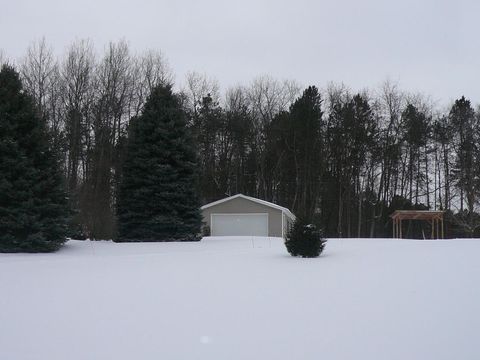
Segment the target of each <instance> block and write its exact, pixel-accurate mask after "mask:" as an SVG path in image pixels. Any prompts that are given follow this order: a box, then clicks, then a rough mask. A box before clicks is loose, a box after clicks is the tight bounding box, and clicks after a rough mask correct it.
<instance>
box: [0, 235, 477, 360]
mask: <svg viewBox="0 0 480 360" xmlns="http://www.w3.org/2000/svg"><path fill="white" fill-rule="evenodd" d="M479 284H480V240H449V241H447V240H444V241H413V240H359V239H352V240H330V241H329V242H328V243H327V247H326V250H325V252H324V254H322V256H321V257H320V258H318V259H299V258H292V257H290V256H289V255H288V254H287V253H286V250H285V248H284V246H283V243H282V241H281V239H275V238H274V239H265V238H256V239H252V238H206V239H204V240H202V241H201V242H199V243H153V244H148V243H147V244H115V243H111V242H89V241H85V242H81V241H70V242H68V243H67V244H66V246H65V247H64V248H63V249H62V250H61V251H60V252H58V253H56V254H46V255H26V254H21V255H20V254H16V255H15V254H14V255H7V254H3V255H0V359H2V360H3V359H5V360H27V359H28V360H30V359H32V360H33V359H35V360H66V359H68V360H96V359H99V360H100V359H102V360H107V359H112V360H126V359H129V360H130V359H135V360H143V359H155V360H158V359H162V360H163V359H167V360H169V359H181V360H190V359H192V360H193V359H209V360H213V359H221V360H233V359H242V360H243V359H255V360H257V359H258V360H264V359H272V360H273V359H275V360H282V359H285V360H287V359H288V360H291V359H299V360H300V359H329V360H330V359H331V360H336V359H356V360H363V359H369V360H370V359H381V360H393V359H402V360H405V359H408V360H412V359H419V360H427V359H432V360H441V359H445V360H447V359H448V360H452V359H462V360H466V359H472V360H473V359H475V360H477V359H480V345H479V340H480V285H479Z"/></svg>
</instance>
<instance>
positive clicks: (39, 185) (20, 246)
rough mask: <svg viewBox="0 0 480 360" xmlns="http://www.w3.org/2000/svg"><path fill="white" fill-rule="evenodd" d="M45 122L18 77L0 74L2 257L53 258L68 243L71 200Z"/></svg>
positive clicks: (12, 72) (6, 72)
mask: <svg viewBox="0 0 480 360" xmlns="http://www.w3.org/2000/svg"><path fill="white" fill-rule="evenodd" d="M49 140H50V137H49V134H48V132H47V128H46V124H45V122H44V121H43V120H42V119H41V118H40V117H39V116H38V111H37V109H36V108H35V106H34V103H33V100H32V99H31V97H30V96H28V95H26V94H25V93H24V91H23V88H22V83H21V81H20V79H19V75H18V73H17V72H16V71H15V70H14V68H12V67H10V66H7V65H4V66H3V67H2V69H1V71H0V252H48V251H54V250H57V249H58V248H59V247H60V246H61V245H62V244H63V243H64V242H65V234H66V223H67V215H68V212H67V205H66V204H67V200H66V195H65V192H64V188H63V178H62V175H61V171H60V165H59V162H58V159H57V157H56V155H55V152H54V151H53V150H52V149H51V146H50V144H49Z"/></svg>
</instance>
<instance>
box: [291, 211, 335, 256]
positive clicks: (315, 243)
mask: <svg viewBox="0 0 480 360" xmlns="http://www.w3.org/2000/svg"><path fill="white" fill-rule="evenodd" d="M326 242H327V240H325V239H323V238H322V232H321V231H320V230H317V228H316V226H315V225H312V224H309V223H308V222H306V221H305V220H303V219H298V218H297V219H296V220H295V222H294V223H293V225H292V227H291V228H290V230H289V231H288V232H287V234H286V236H285V246H286V247H287V251H288V252H289V253H290V255H292V256H301V257H303V258H313V257H318V256H319V255H320V254H321V253H322V251H323V249H324V248H325V243H326Z"/></svg>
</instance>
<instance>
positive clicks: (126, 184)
mask: <svg viewBox="0 0 480 360" xmlns="http://www.w3.org/2000/svg"><path fill="white" fill-rule="evenodd" d="M197 180H198V175H197V163H196V153H195V148H194V146H193V143H192V136H191V134H190V132H189V129H188V128H187V121H186V116H185V113H184V111H183V109H182V107H181V103H180V100H179V98H178V97H177V96H176V95H174V94H173V93H172V89H171V86H158V87H156V88H154V89H153V91H152V93H151V94H150V96H149V98H148V99H147V102H146V104H145V107H144V110H143V112H142V114H141V115H140V116H139V117H137V118H133V119H132V120H131V121H130V125H129V139H128V144H127V149H126V155H125V163H124V167H123V173H122V179H121V182H120V188H119V194H118V204H117V215H118V238H117V241H119V242H127V241H192V240H199V234H200V226H201V214H200V206H199V200H198V196H197V194H196V189H197V187H196V182H197Z"/></svg>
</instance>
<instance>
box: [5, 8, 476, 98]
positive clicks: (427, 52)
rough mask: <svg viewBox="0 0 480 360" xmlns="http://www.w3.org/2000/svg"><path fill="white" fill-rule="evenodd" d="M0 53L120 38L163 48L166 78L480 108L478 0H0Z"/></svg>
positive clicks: (16, 54) (133, 45)
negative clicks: (379, 93) (295, 84)
mask: <svg viewBox="0 0 480 360" xmlns="http://www.w3.org/2000/svg"><path fill="white" fill-rule="evenodd" d="M0 4H1V8H0V48H1V49H3V50H4V52H5V53H6V54H7V55H8V56H9V57H11V58H14V59H17V58H19V57H20V56H22V55H23V54H24V53H25V49H26V48H27V46H28V45H29V43H30V42H31V41H32V40H35V39H39V38H41V37H42V36H45V38H46V40H47V42H48V43H49V44H51V45H52V46H53V47H54V48H55V51H56V52H58V53H62V52H63V51H64V50H65V48H66V47H67V46H68V44H69V43H70V42H71V41H72V40H74V39H76V38H90V39H92V40H93V42H94V44H95V46H96V48H97V50H102V49H103V46H104V45H105V44H106V43H107V42H108V41H110V40H114V41H115V40H119V39H122V38H124V39H126V40H127V41H128V42H129V44H130V45H131V48H132V49H134V50H138V51H141V50H144V49H147V48H157V49H161V50H162V51H163V52H164V53H165V55H166V56H167V58H168V59H169V62H170V65H171V66H172V68H173V69H174V71H175V73H176V79H177V82H181V81H183V79H184V76H185V73H186V72H187V71H191V70H195V71H199V72H202V73H203V72H204V73H206V74H208V75H210V76H212V77H215V78H217V79H218V80H219V82H220V84H221V86H222V88H225V87H228V86H230V85H235V84H239V83H241V84H246V83H248V82H250V80H252V78H254V77H255V76H257V75H262V74H270V75H272V76H274V77H276V78H279V79H283V78H289V79H296V80H298V81H299V82H300V83H301V84H302V85H309V84H313V85H317V86H319V87H322V88H324V87H325V86H326V84H327V83H328V82H330V81H334V82H343V83H345V84H346V85H348V86H350V87H351V88H353V89H354V90H360V89H362V88H365V87H376V86H378V85H379V84H380V83H381V82H382V81H384V80H385V79H386V78H390V79H392V80H396V81H398V82H399V83H400V85H401V87H402V88H403V89H405V90H408V91H422V92H425V93H427V94H429V95H431V96H432V97H433V98H434V99H436V100H438V101H439V102H440V103H441V104H447V103H449V102H450V101H451V100H453V99H455V98H457V97H460V96H461V95H465V96H467V97H469V98H470V99H471V100H472V102H473V103H475V104H476V103H479V102H480V76H479V75H480V61H479V60H480V36H479V35H480V31H479V30H480V21H479V15H480V2H479V1H478V0H460V1H458V0H457V1H453V0H401V1H399V0H396V1H389V0H363V1H362V0H330V1H323V0H317V1H313V0H312V1H308V0H290V1H284V0H277V1H261V0H242V1H235V2H233V1H221V0H208V1H199V0H198V1H195V0H177V1H175V0H170V1H164V0H128V1H127V0H77V1H70V0H14V1H12V0H0Z"/></svg>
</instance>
